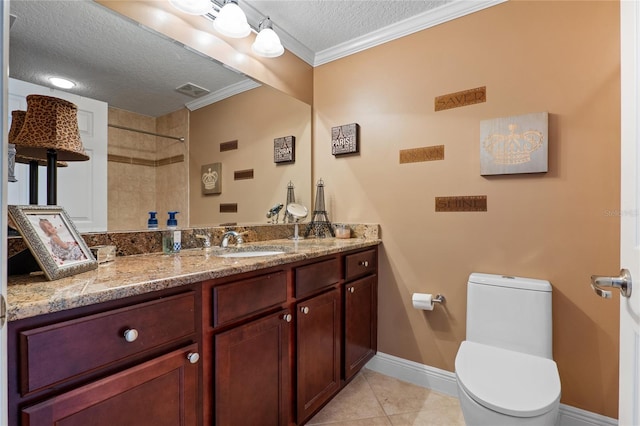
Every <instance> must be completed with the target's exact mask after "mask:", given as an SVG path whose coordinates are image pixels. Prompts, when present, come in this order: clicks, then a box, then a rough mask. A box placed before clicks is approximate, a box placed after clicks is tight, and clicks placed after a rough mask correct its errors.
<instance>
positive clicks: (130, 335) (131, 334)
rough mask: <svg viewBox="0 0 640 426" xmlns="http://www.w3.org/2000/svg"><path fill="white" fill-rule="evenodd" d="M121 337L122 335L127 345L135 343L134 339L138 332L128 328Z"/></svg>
mask: <svg viewBox="0 0 640 426" xmlns="http://www.w3.org/2000/svg"><path fill="white" fill-rule="evenodd" d="M123 335H124V340H126V341H127V342H129V343H131V342H135V341H136V339H137V338H138V330H136V329H135V328H129V329H127V330H125V332H124V334H123Z"/></svg>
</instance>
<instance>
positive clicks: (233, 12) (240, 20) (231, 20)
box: [213, 0, 251, 38]
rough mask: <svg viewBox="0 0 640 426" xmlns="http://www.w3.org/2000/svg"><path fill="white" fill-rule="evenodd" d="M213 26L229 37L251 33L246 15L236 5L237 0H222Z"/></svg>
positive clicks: (239, 36)
mask: <svg viewBox="0 0 640 426" xmlns="http://www.w3.org/2000/svg"><path fill="white" fill-rule="evenodd" d="M213 28H214V29H215V30H216V31H218V32H219V33H220V34H222V35H223V36H227V37H231V38H243V37H246V36H248V35H249V34H250V33H251V27H250V26H249V23H248V22H247V16H246V15H245V14H244V12H243V11H242V9H240V6H238V0H224V5H223V6H222V9H220V12H219V13H218V16H217V17H216V19H215V20H214V21H213Z"/></svg>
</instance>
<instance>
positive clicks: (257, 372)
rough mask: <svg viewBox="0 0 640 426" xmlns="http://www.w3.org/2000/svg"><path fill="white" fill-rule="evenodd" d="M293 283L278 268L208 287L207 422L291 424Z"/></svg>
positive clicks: (223, 425)
mask: <svg viewBox="0 0 640 426" xmlns="http://www.w3.org/2000/svg"><path fill="white" fill-rule="evenodd" d="M290 282H291V279H290V273H289V272H288V271H287V270H284V269H281V268H279V269H270V270H263V271H259V272H254V273H250V274H243V275H242V276H235V277H230V278H229V279H225V280H214V281H209V282H205V283H204V285H203V294H204V295H205V296H204V297H205V300H209V306H208V307H205V312H207V311H208V312H209V313H208V314H206V313H205V318H204V321H205V329H204V330H205V344H206V345H207V349H206V350H205V353H207V356H206V357H207V362H205V371H204V375H205V380H204V382H205V389H204V401H205V407H204V408H205V410H204V411H205V414H204V418H205V424H207V425H209V424H215V425H218V426H236V425H247V426H251V425H255V426H262V425H274V426H286V425H288V424H290V419H291V412H292V408H291V401H292V396H291V365H292V359H291V341H292V336H291V333H292V329H293V316H292V315H291V311H290V309H289V308H288V306H289V305H288V303H289V293H290V292H289V285H290ZM206 401H210V403H209V404H207V402H206Z"/></svg>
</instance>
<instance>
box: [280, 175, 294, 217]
mask: <svg viewBox="0 0 640 426" xmlns="http://www.w3.org/2000/svg"><path fill="white" fill-rule="evenodd" d="M293 188H294V186H293V182H291V181H289V185H287V203H286V204H285V205H284V212H285V213H284V218H283V220H282V223H294V222H295V221H296V220H295V219H294V218H293V215H292V214H291V213H289V211H288V210H287V207H289V204H291V203H295V202H296V196H295V195H294V193H293Z"/></svg>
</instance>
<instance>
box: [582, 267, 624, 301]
mask: <svg viewBox="0 0 640 426" xmlns="http://www.w3.org/2000/svg"><path fill="white" fill-rule="evenodd" d="M602 287H615V288H618V289H620V294H622V295H623V296H624V297H630V296H631V273H630V272H629V270H627V269H621V270H620V276H619V277H605V276H600V275H591V288H592V289H593V291H595V292H596V294H597V295H598V296H600V297H602V298H604V299H611V292H610V291H608V290H603V289H602Z"/></svg>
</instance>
